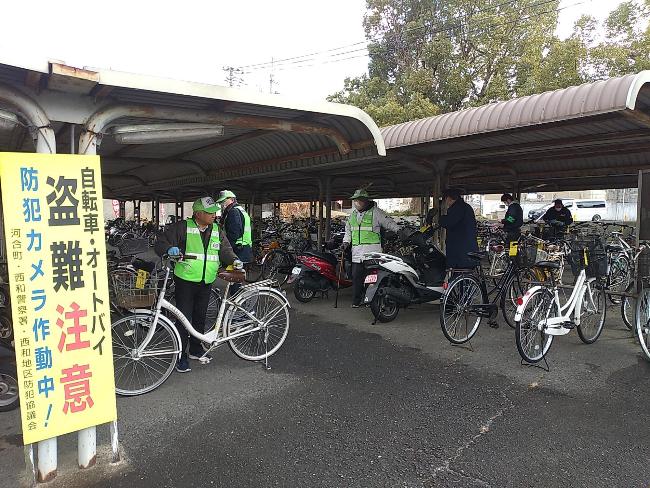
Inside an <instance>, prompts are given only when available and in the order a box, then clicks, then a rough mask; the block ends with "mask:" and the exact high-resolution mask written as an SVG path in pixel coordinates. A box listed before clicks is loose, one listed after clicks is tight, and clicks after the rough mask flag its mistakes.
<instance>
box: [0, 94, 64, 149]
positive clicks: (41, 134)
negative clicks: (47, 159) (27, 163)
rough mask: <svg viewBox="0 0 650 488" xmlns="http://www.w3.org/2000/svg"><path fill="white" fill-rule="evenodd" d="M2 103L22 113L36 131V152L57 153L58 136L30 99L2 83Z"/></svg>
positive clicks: (47, 119) (48, 120) (0, 99)
mask: <svg viewBox="0 0 650 488" xmlns="http://www.w3.org/2000/svg"><path fill="white" fill-rule="evenodd" d="M0 101H1V102H4V103H5V104H7V105H9V106H10V107H11V108H13V109H15V110H16V111H17V112H18V113H20V114H21V115H22V116H23V117H24V118H25V119H27V123H28V124H29V126H30V128H32V129H35V130H36V134H35V139H36V152H37V153H45V154H55V153H56V135H55V134H54V130H53V129H52V127H51V125H50V119H49V118H48V117H47V115H46V114H45V111H44V110H43V109H42V108H41V107H40V106H39V105H38V104H37V103H36V102H35V101H34V100H32V99H31V98H30V97H28V96H27V95H25V94H24V93H22V92H20V91H18V90H16V89H15V88H13V87H10V86H7V85H4V84H2V83H0Z"/></svg>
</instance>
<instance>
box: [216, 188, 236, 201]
mask: <svg viewBox="0 0 650 488" xmlns="http://www.w3.org/2000/svg"><path fill="white" fill-rule="evenodd" d="M226 198H237V196H236V195H235V194H234V193H233V192H231V191H230V190H222V191H221V192H220V193H219V196H218V197H217V203H221V202H223V201H224V200H225V199H226Z"/></svg>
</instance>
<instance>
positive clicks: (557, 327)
mask: <svg viewBox="0 0 650 488" xmlns="http://www.w3.org/2000/svg"><path fill="white" fill-rule="evenodd" d="M594 281H595V278H587V274H586V272H585V270H584V269H582V270H580V274H579V275H578V279H577V280H576V283H575V285H574V286H573V290H572V291H571V296H570V297H569V299H568V300H567V301H566V303H565V304H564V305H562V304H561V303H560V295H559V292H558V290H559V288H558V287H557V285H554V286H553V302H554V303H555V304H556V305H557V307H558V310H559V315H558V316H556V317H548V318H545V319H542V320H540V322H539V323H538V324H537V328H538V330H543V329H544V327H546V330H545V333H546V334H548V335H555V336H560V335H566V334H568V333H569V332H571V330H572V328H566V327H564V324H566V323H569V322H572V321H571V316H574V319H575V320H574V321H573V323H574V324H575V325H576V326H578V325H580V314H581V312H582V302H583V297H584V294H585V293H586V292H587V290H589V291H591V285H592V283H593V282H594ZM542 288H544V287H543V286H541V285H538V286H534V287H532V288H531V289H530V290H528V291H527V292H526V294H525V295H524V298H523V302H522V304H521V305H520V306H519V307H518V308H517V313H516V314H515V320H517V321H519V320H521V310H523V309H524V307H525V305H526V303H527V301H528V299H529V298H530V297H531V296H532V295H533V294H534V293H535V292H536V291H538V290H540V289H542ZM589 300H590V301H591V305H592V306H593V307H594V308H595V307H596V304H595V303H594V302H593V295H592V294H591V293H589Z"/></svg>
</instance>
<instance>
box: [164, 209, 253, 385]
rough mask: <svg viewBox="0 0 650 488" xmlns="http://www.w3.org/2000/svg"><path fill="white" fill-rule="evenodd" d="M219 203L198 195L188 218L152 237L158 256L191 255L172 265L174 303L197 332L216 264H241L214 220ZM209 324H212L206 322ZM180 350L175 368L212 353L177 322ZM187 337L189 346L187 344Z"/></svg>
mask: <svg viewBox="0 0 650 488" xmlns="http://www.w3.org/2000/svg"><path fill="white" fill-rule="evenodd" d="M217 210H219V206H218V205H217V204H216V203H215V201H214V200H213V199H212V198H211V197H203V198H199V199H198V200H196V201H195V202H194V203H193V204H192V218H190V219H187V220H183V221H180V222H176V223H175V224H171V225H170V226H168V227H167V229H166V230H165V232H163V233H162V234H160V236H159V237H158V239H157V240H156V245H155V250H156V253H157V254H158V255H159V256H163V255H164V254H168V255H170V256H180V255H183V256H191V257H192V258H194V259H188V260H186V261H179V262H178V263H176V266H175V267H174V285H175V291H174V295H175V299H176V307H177V308H178V309H179V310H180V311H181V312H182V313H183V315H185V317H187V320H189V321H190V323H191V324H192V326H193V327H194V329H196V330H197V332H201V333H203V332H204V331H205V317H206V314H207V311H208V303H209V300H210V289H211V288H212V284H213V283H214V281H215V280H216V278H217V273H218V271H219V266H220V265H222V264H223V265H229V264H233V265H234V266H235V268H241V267H242V264H241V262H239V260H238V259H237V255H236V254H235V253H234V252H233V249H232V247H231V245H230V242H229V241H228V238H227V237H226V235H225V233H224V232H223V231H220V230H219V226H218V225H217V224H216V223H215V222H214V220H215V217H216V213H217ZM210 325H212V324H210ZM178 332H179V334H180V336H181V342H182V344H181V348H182V354H181V358H180V359H179V361H178V363H177V365H176V371H178V372H180V373H187V372H189V371H191V369H190V366H189V362H188V357H189V359H194V360H197V361H200V362H201V363H203V364H205V363H209V362H210V360H211V359H212V357H211V356H210V355H209V354H207V353H205V351H203V348H202V347H201V342H200V341H199V340H197V339H195V338H194V337H189V334H188V332H187V331H186V330H185V328H184V327H183V326H181V325H179V326H178ZM188 339H189V348H188Z"/></svg>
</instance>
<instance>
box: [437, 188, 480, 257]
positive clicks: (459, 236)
mask: <svg viewBox="0 0 650 488" xmlns="http://www.w3.org/2000/svg"><path fill="white" fill-rule="evenodd" d="M440 225H441V226H442V227H444V228H445V229H447V238H446V240H445V245H446V248H447V249H446V254H447V267H448V268H474V267H475V266H476V264H477V262H476V260H474V259H471V258H469V257H468V256H467V253H468V252H476V251H478V243H477V241H476V218H475V217H474V210H473V209H472V207H471V206H470V205H469V204H468V203H466V202H465V201H464V200H462V199H458V200H456V203H454V204H453V205H452V206H451V207H449V209H448V210H447V215H443V216H441V217H440Z"/></svg>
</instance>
